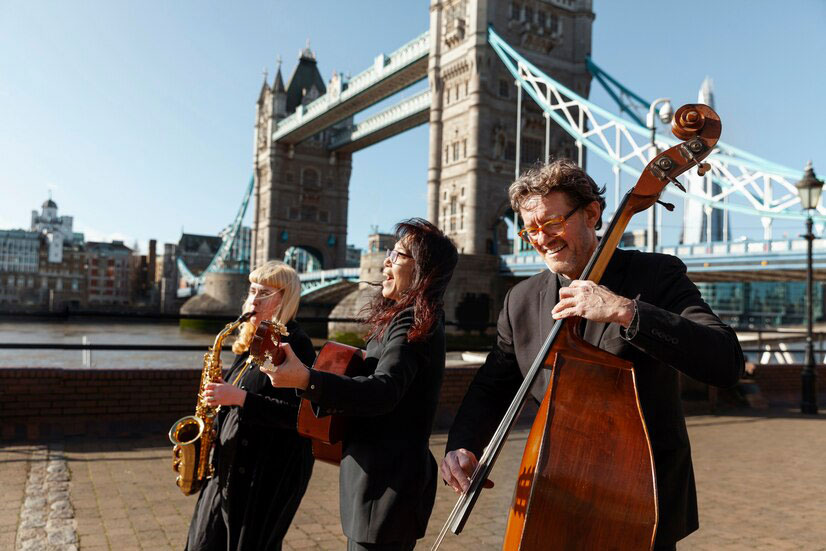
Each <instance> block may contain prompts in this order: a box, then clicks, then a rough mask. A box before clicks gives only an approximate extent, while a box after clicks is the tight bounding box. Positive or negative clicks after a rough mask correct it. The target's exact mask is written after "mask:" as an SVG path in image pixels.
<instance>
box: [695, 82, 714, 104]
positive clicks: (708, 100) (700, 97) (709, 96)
mask: <svg viewBox="0 0 826 551" xmlns="http://www.w3.org/2000/svg"><path fill="white" fill-rule="evenodd" d="M713 87H714V81H713V80H711V77H708V76H707V77H706V78H704V79H703V83H702V84H701V85H700V92H699V93H698V94H697V101H698V102H699V103H702V104H704V105H708V106H709V107H711V108H712V109H714V91H713V90H712V88H713Z"/></svg>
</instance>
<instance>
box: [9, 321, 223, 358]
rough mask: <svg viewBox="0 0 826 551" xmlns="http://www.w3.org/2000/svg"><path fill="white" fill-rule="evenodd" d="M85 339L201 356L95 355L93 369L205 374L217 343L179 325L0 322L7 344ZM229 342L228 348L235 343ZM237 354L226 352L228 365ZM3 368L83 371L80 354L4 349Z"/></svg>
mask: <svg viewBox="0 0 826 551" xmlns="http://www.w3.org/2000/svg"><path fill="white" fill-rule="evenodd" d="M84 336H86V337H87V339H88V342H89V343H91V344H142V345H146V344H162V345H174V344H177V345H195V346H201V347H203V350H202V351H190V352H170V351H165V350H161V351H144V350H140V351H124V350H101V351H98V350H95V351H92V353H91V367H92V368H101V369H113V368H114V369H117V368H124V369H127V368H128V369H134V368H149V369H179V368H186V367H191V368H193V369H201V368H202V366H203V358H204V353H205V352H206V351H207V348H208V347H209V346H211V345H212V343H213V341H214V340H215V333H204V332H197V331H192V330H189V329H181V328H179V327H178V325H177V323H174V322H173V323H169V322H163V323H161V322H156V323H144V322H140V323H124V322H100V321H90V322H83V321H24V322H11V321H0V342H3V343H70V344H81V342H82V339H83V337H84ZM231 342H232V340H231V339H227V340H226V341H225V343H224V344H231ZM233 357H234V355H233V354H232V353H231V352H223V353H222V354H221V361H222V362H223V364H224V366H229V365H230V364H231V363H232V360H233ZM2 367H62V368H65V369H82V368H85V367H86V366H84V365H83V351H81V350H14V349H11V350H10V349H0V368H2Z"/></svg>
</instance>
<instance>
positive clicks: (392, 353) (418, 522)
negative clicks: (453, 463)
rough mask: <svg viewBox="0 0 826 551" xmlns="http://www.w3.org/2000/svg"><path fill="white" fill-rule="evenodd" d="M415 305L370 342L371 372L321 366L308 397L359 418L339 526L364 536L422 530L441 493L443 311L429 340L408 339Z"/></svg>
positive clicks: (397, 537) (349, 445)
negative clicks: (433, 441)
mask: <svg viewBox="0 0 826 551" xmlns="http://www.w3.org/2000/svg"><path fill="white" fill-rule="evenodd" d="M412 323H413V309H412V308H410V309H407V310H403V311H402V312H400V313H399V314H398V315H397V316H396V317H395V318H394V319H393V320H392V321H391V322H390V325H389V326H388V328H387V329H386V330H385V332H384V335H383V336H382V337H381V338H374V339H371V340H370V341H369V342H368V343H367V367H368V368H369V370H370V372H372V375H370V376H368V377H352V378H350V377H342V376H337V375H333V374H331V373H323V372H318V371H315V370H311V372H310V382H309V385H308V387H307V390H306V391H305V392H304V393H303V395H302V396H303V397H304V398H306V399H309V400H310V401H312V402H313V403H314V405H315V406H316V407H317V411H318V412H319V413H320V414H326V413H337V414H340V415H347V416H351V417H353V419H351V423H350V426H349V430H348V436H347V438H345V440H344V442H343V445H344V446H343V457H342V460H341V473H340V484H339V501H340V505H341V526H342V528H343V530H344V533H345V535H346V536H347V537H348V538H350V539H351V540H354V541H357V542H362V543H401V542H411V541H414V540H416V539H418V538H421V537H423V536H424V533H425V529H426V528H427V521H428V519H429V518H430V513H431V511H432V509H433V503H434V500H435V498H436V478H437V468H436V460H435V459H434V458H433V454H431V453H430V447H429V439H430V431H431V427H432V426H433V419H434V416H435V415H436V406H437V405H438V402H439V390H440V389H441V386H442V375H443V373H444V367H445V327H444V317H443V316H441V315H440V316H439V321H438V322H437V323H436V324H435V326H434V327H433V329H432V331H431V335H430V336H429V337H428V338H427V339H426V340H425V341H423V342H417V343H410V342H409V341H408V340H407V331H408V329H410V326H411V325H412Z"/></svg>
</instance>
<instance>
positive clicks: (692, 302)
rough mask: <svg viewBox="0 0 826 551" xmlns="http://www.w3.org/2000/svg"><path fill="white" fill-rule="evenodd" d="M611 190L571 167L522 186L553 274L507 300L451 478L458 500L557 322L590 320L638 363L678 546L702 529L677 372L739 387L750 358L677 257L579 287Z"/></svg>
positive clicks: (517, 190) (639, 262)
mask: <svg viewBox="0 0 826 551" xmlns="http://www.w3.org/2000/svg"><path fill="white" fill-rule="evenodd" d="M603 193H604V189H603V190H600V189H599V188H598V187H597V185H596V184H595V183H594V181H593V180H592V179H591V178H590V177H589V176H588V175H587V174H586V173H585V172H584V171H583V170H582V169H580V168H579V167H578V166H577V165H576V164H574V163H573V162H571V161H568V160H557V161H554V162H552V163H550V164H547V165H544V166H541V167H538V168H534V169H531V170H529V171H528V172H526V173H525V174H524V175H522V176H521V177H520V178H519V179H518V180H517V181H516V182H514V183H513V184H512V185H511V186H510V189H509V190H508V194H509V197H510V201H511V205H512V206H513V209H514V211H517V212H519V214H520V215H521V216H522V219H523V221H524V223H525V229H524V230H522V232H521V233H520V235H521V236H522V238H523V239H525V241H527V242H528V243H530V244H531V245H532V246H533V247H534V249H535V250H536V251H537V252H538V253H539V254H540V255H541V256H542V259H543V260H544V262H545V264H546V265H547V266H548V268H549V270H548V271H543V272H541V273H539V274H537V275H535V276H533V277H531V278H529V279H527V280H525V281H522V282H520V283H519V284H517V285H516V286H515V287H513V288H512V289H511V290H510V291H509V292H508V294H507V295H506V296H505V303H504V306H503V308H502V311H501V313H500V315H499V320H498V323H497V339H496V344H495V346H494V347H493V350H492V351H491V353H490V354H489V355H488V357H487V359H486V361H485V363H484V365H482V367H481V368H480V369H479V371H478V373H477V374H476V377H475V378H474V380H473V382H472V383H471V385H470V388H469V389H468V392H467V395H466V396H465V398H464V400H463V402H462V405H461V406H460V408H459V411H458V413H457V416H456V419H455V421H454V424H453V427H452V428H451V430H450V435H449V438H448V443H447V454H446V456H445V458H444V460H443V461H442V465H441V474H442V478H443V479H444V480H445V482H447V483H448V484H450V485H451V486H452V487H453V488H454V489H455V490H456V491H464V490H466V489H467V487H468V482H469V477H470V476H471V475H472V473H473V470H474V468H475V466H476V463H477V458H478V457H479V456H480V455H481V452H482V449H483V447H484V446H485V445H486V444H487V443H488V441H489V439H490V437H491V435H492V434H493V432H494V430H495V429H496V426H497V424H498V423H499V421H500V420H501V419H502V417H503V415H504V412H505V410H506V409H507V407H508V405H509V404H510V402H511V400H512V398H513V396H514V395H515V393H516V391H517V389H518V388H519V385H520V384H521V382H522V379H523V377H524V375H525V373H526V372H527V371H528V369H529V367H530V365H531V363H532V362H533V361H534V358H535V357H536V355H537V354H538V352H539V349H540V347H541V345H542V342H543V341H544V339H545V338H546V337H547V336H548V333H549V332H550V330H551V327H552V326H553V324H554V322H555V320H558V319H562V318H567V317H571V316H579V317H581V318H583V319H584V320H585V321H584V329H583V330H582V335H583V338H584V340H585V341H587V342H589V343H591V344H594V345H596V346H598V347H599V348H602V349H603V350H606V351H608V352H610V353H612V354H615V355H617V356H620V357H621V358H624V359H627V360H629V361H631V362H633V364H634V368H635V372H636V385H637V393H638V396H639V402H640V406H641V409H642V413H643V416H644V419H645V423H646V426H647V429H648V435H649V438H650V442H651V448H652V451H653V456H654V464H655V468H656V481H657V499H658V508H659V521H658V525H657V533H656V541H655V546H654V549H656V550H666V549H675V548H676V542H677V541H678V540H680V539H682V538H684V537H685V536H686V535H688V534H690V533H691V532H693V531H694V530H696V529H697V527H698V522H697V496H696V490H695V486H694V472H693V469H692V465H691V451H690V447H689V442H688V434H687V432H686V426H685V419H684V417H683V411H682V405H681V402H680V391H679V383H678V373H677V371H681V372H683V373H684V374H686V375H688V376H690V377H691V378H693V379H696V380H698V381H701V382H704V383H708V384H711V385H714V386H718V387H727V386H732V385H734V384H735V383H736V382H737V380H738V378H739V377H740V374H741V373H742V371H743V353H742V351H741V349H740V345H739V343H738V340H737V336H736V335H735V333H734V331H733V330H732V329H731V328H729V327H728V326H726V325H725V324H724V323H723V322H722V321H720V319H719V318H718V317H717V316H716V315H715V314H714V313H713V312H712V311H711V309H710V308H709V307H708V305H707V304H706V303H705V302H704V301H703V299H702V298H701V296H700V293H699V291H698V290H697V287H696V286H695V285H694V284H693V283H692V282H691V281H690V280H689V279H688V277H687V276H686V268H685V265H684V264H683V263H682V262H681V261H680V260H679V259H677V258H675V257H673V256H668V255H662V254H653V253H642V252H638V251H623V250H616V251H615V252H614V255H613V257H612V258H611V261H610V263H609V264H608V267H607V269H606V271H605V275H604V276H603V278H602V285H596V284H594V283H593V282H590V281H580V280H578V278H579V277H580V275H581V274H582V272H583V270H584V269H585V267H586V265H587V263H588V261H589V259H590V257H591V255H592V253H593V252H594V250H595V249H596V247H597V244H598V240H597V235H596V230H598V229H600V227H601V224H602V221H601V217H602V211H603V210H604V208H605V199H604V197H603V196H602V194H603ZM548 375H549V371H548V370H543V372H542V374H541V375H540V377H539V381H538V382H537V384H536V385H534V388H533V389H532V394H533V396H534V398H535V399H536V400H537V401H538V402H539V401H541V400H542V398H543V396H544V394H545V389H546V388H547V385H548V382H549V378H548ZM551 520H552V519H549V521H551Z"/></svg>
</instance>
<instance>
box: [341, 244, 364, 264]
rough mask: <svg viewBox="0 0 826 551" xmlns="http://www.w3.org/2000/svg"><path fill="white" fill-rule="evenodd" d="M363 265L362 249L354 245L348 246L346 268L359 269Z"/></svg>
mask: <svg viewBox="0 0 826 551" xmlns="http://www.w3.org/2000/svg"><path fill="white" fill-rule="evenodd" d="M359 264H361V249H359V248H358V247H356V246H354V245H347V260H346V262H345V266H346V267H347V268H358V267H359Z"/></svg>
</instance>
